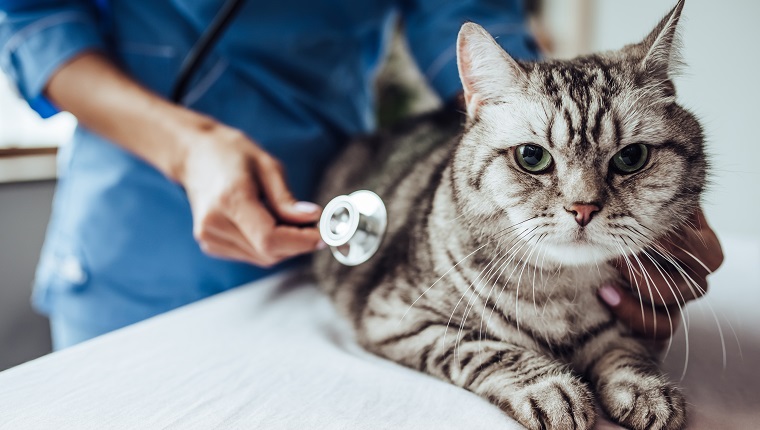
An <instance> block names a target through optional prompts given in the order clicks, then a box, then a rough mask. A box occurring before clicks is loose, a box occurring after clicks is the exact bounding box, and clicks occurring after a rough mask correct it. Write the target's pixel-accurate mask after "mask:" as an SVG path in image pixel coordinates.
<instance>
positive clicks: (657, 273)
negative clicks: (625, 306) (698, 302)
mask: <svg viewBox="0 0 760 430" xmlns="http://www.w3.org/2000/svg"><path fill="white" fill-rule="evenodd" d="M627 258H628V261H629V262H630V266H629V265H628V264H624V263H623V265H621V262H618V265H619V266H618V267H619V268H620V273H621V275H622V278H623V280H625V281H626V282H627V283H628V285H630V286H631V288H632V289H635V290H636V291H637V292H638V295H639V296H640V297H642V298H643V299H644V300H645V301H646V302H649V303H654V304H656V305H675V304H684V303H686V302H688V301H690V300H693V299H695V298H698V297H701V296H702V295H703V294H704V293H705V291H706V290H707V279H706V275H707V273H706V272H705V271H695V270H693V269H692V270H687V269H685V268H684V267H685V265H684V264H683V263H680V262H679V261H677V260H676V259H674V258H673V257H672V256H668V259H665V258H662V257H661V256H659V255H657V254H655V255H654V256H653V253H652V252H651V251H646V252H645V253H642V254H640V255H637V256H632V257H627Z"/></svg>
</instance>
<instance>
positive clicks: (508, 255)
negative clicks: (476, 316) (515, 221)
mask: <svg viewBox="0 0 760 430" xmlns="http://www.w3.org/2000/svg"><path fill="white" fill-rule="evenodd" d="M536 228H537V227H534V228H533V229H532V230H530V231H527V230H526V231H527V233H526V235H527V234H530V233H531V232H532V231H534V230H535V229H536ZM523 233H525V231H524V232H523ZM521 235H522V234H520V235H518V236H517V237H515V238H513V239H512V240H511V241H510V242H508V244H512V246H511V247H510V248H509V250H507V252H506V253H505V254H504V258H505V259H504V261H503V262H502V263H500V265H499V267H498V268H497V269H496V271H495V272H494V274H496V272H499V273H498V275H496V277H495V279H494V283H493V284H492V285H491V288H490V289H489V291H488V295H487V297H486V299H485V300H484V302H483V312H481V316H480V332H481V333H482V331H483V314H484V313H485V311H486V307H487V305H488V301H489V300H490V298H491V294H492V293H493V289H494V287H495V286H496V282H497V281H498V279H499V278H500V277H501V275H502V273H503V272H504V269H506V267H507V265H508V264H509V261H511V259H512V257H513V256H514V255H515V254H514V253H513V252H512V250H513V249H514V248H515V246H517V245H518V244H520V239H521V237H520V236H521ZM500 261H501V259H500ZM494 274H492V275H491V276H490V277H489V278H488V282H489V283H490V282H491V279H493V278H494Z"/></svg>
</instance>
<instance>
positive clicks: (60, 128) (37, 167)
mask: <svg viewBox="0 0 760 430" xmlns="http://www.w3.org/2000/svg"><path fill="white" fill-rule="evenodd" d="M75 126H76V119H75V118H74V117H73V116H72V115H71V114H69V113H66V112H63V113H60V114H58V115H55V116H53V117H51V118H48V119H44V120H43V119H42V118H40V116H39V115H37V113H36V112H34V111H33V110H31V109H30V108H29V106H28V105H27V104H26V102H24V101H23V100H21V99H20V98H19V97H18V94H17V93H16V90H15V88H14V87H13V85H12V84H11V83H10V81H9V80H8V79H7V77H6V76H5V75H4V74H2V73H0V183H7V182H19V181H33V180H44V179H54V178H55V154H56V152H57V150H58V147H59V146H60V145H62V144H64V143H65V142H66V141H68V140H69V139H70V138H71V134H72V133H73V132H74V127H75Z"/></svg>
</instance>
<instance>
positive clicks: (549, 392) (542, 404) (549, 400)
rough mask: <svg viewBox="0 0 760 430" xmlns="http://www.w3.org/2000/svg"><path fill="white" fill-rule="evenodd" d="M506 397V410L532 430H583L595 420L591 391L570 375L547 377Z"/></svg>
mask: <svg viewBox="0 0 760 430" xmlns="http://www.w3.org/2000/svg"><path fill="white" fill-rule="evenodd" d="M507 398H508V399H509V400H508V404H505V405H502V406H503V408H504V409H506V410H507V411H508V412H509V413H510V415H512V417H513V418H515V419H516V420H517V421H519V422H520V424H522V425H524V426H525V427H527V428H529V429H531V430H533V429H542V430H551V429H555V430H567V429H578V430H583V429H590V428H591V427H593V425H594V422H595V421H596V412H595V410H594V401H593V398H592V396H591V391H590V390H589V388H588V387H587V386H586V385H585V384H584V383H583V382H581V381H580V380H579V379H578V378H576V377H574V376H572V375H569V374H563V375H553V376H547V377H545V378H542V379H541V380H539V381H536V382H534V383H532V384H530V385H528V386H526V387H524V388H521V389H518V390H516V391H513V392H511V393H509V395H508V396H507Z"/></svg>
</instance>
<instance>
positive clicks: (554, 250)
mask: <svg viewBox="0 0 760 430" xmlns="http://www.w3.org/2000/svg"><path fill="white" fill-rule="evenodd" d="M615 257H617V255H614V254H612V253H610V250H609V249H605V248H604V247H601V246H599V245H594V244H592V243H566V244H561V243H560V244H552V245H551V246H547V247H546V260H551V261H552V262H554V263H557V264H562V265H563V266H588V265H595V264H599V263H602V262H605V261H609V260H611V259H612V258H615Z"/></svg>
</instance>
